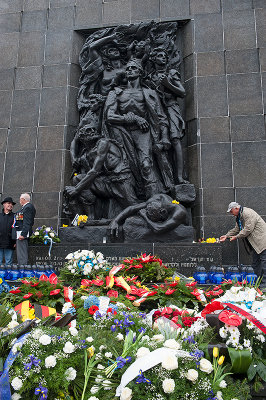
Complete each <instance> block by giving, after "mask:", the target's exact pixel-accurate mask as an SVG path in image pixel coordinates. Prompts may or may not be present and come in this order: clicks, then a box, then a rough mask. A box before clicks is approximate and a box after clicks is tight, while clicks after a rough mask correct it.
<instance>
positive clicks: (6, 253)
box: [0, 197, 16, 265]
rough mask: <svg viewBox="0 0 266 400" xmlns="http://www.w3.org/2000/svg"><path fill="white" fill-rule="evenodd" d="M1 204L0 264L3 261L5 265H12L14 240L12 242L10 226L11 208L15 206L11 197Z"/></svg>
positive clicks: (11, 222) (11, 218)
mask: <svg viewBox="0 0 266 400" xmlns="http://www.w3.org/2000/svg"><path fill="white" fill-rule="evenodd" d="M1 204H2V205H3V210H2V212H1V213H0V264H2V262H3V258H4V259H5V264H6V265H11V264H12V259H13V250H14V246H15V243H16V242H15V240H12V225H13V222H14V213H13V212H12V210H13V206H14V205H15V204H16V203H14V201H13V200H12V197H6V198H5V199H4V200H3V201H2V202H1Z"/></svg>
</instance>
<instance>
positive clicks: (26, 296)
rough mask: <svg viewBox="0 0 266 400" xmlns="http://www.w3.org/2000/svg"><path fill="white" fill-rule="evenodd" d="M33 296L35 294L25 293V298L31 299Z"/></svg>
mask: <svg viewBox="0 0 266 400" xmlns="http://www.w3.org/2000/svg"><path fill="white" fill-rule="evenodd" d="M31 296H33V293H28V294H25V295H24V296H23V299H29V298H30V297H31Z"/></svg>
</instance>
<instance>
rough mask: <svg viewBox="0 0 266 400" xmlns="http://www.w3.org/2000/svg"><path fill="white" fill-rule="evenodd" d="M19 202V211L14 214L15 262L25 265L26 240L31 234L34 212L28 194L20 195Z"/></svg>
mask: <svg viewBox="0 0 266 400" xmlns="http://www.w3.org/2000/svg"><path fill="white" fill-rule="evenodd" d="M19 202H20V205H21V210H20V211H19V212H17V213H16V229H17V261H18V264H19V265H25V264H27V263H28V238H29V237H30V236H31V234H32V226H33V224H34V217H35V214H36V210H35V207H34V205H33V204H31V203H30V195H29V194H28V193H22V194H21V196H20V199H19Z"/></svg>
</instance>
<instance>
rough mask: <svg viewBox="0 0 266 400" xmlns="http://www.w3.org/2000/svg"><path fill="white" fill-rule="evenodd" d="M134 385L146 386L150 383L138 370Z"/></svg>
mask: <svg viewBox="0 0 266 400" xmlns="http://www.w3.org/2000/svg"><path fill="white" fill-rule="evenodd" d="M135 383H148V385H150V384H151V381H150V380H149V379H147V378H145V376H144V374H143V372H142V370H141V369H140V370H139V375H138V377H137V379H136V380H135Z"/></svg>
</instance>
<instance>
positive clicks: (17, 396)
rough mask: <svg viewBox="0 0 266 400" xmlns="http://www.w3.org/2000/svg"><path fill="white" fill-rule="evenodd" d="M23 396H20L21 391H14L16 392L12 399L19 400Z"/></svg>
mask: <svg viewBox="0 0 266 400" xmlns="http://www.w3.org/2000/svg"><path fill="white" fill-rule="evenodd" d="M21 398H22V397H21V396H20V394H19V393H14V394H12V396H11V400H19V399H21Z"/></svg>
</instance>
